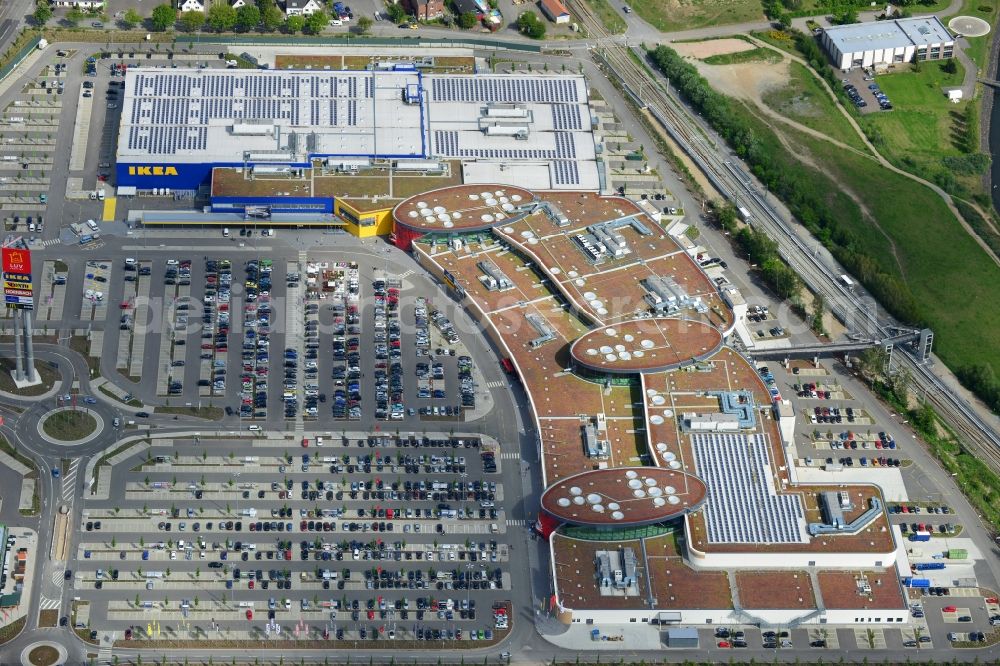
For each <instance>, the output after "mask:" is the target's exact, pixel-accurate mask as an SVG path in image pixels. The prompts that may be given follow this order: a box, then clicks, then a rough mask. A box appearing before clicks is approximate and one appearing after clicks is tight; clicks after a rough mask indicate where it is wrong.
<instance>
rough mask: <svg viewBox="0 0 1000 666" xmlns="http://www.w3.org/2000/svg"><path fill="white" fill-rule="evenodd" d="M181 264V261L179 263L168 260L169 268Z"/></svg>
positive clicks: (174, 260)
mask: <svg viewBox="0 0 1000 666" xmlns="http://www.w3.org/2000/svg"><path fill="white" fill-rule="evenodd" d="M179 263H180V262H179V261H177V260H176V259H167V266H176V265H178V264H179Z"/></svg>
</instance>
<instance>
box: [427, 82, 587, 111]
mask: <svg viewBox="0 0 1000 666" xmlns="http://www.w3.org/2000/svg"><path fill="white" fill-rule="evenodd" d="M431 93H432V95H433V100H434V101H436V102H513V103H518V102H535V103H543V104H557V103H560V102H561V103H567V104H569V103H576V102H579V101H580V99H578V95H577V87H576V81H575V80H567V79H515V78H481V77H472V76H451V77H448V78H435V79H434V81H433V83H432V85H431Z"/></svg>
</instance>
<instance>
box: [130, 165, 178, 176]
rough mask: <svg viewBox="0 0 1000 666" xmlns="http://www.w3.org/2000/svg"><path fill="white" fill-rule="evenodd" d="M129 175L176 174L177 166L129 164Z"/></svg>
mask: <svg viewBox="0 0 1000 666" xmlns="http://www.w3.org/2000/svg"><path fill="white" fill-rule="evenodd" d="M128 175H130V176H176V175H177V167H172V166H130V167H129V168H128Z"/></svg>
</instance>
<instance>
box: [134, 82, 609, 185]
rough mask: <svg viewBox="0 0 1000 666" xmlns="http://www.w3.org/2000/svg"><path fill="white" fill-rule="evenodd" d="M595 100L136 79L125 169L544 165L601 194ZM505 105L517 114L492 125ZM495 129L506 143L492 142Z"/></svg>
mask: <svg viewBox="0 0 1000 666" xmlns="http://www.w3.org/2000/svg"><path fill="white" fill-rule="evenodd" d="M412 86H420V88H421V90H422V97H421V100H420V103H418V104H407V103H406V102H404V93H405V91H406V89H407V88H408V87H411V88H412ZM587 94H588V93H587V85H586V81H585V79H584V77H582V76H579V75H566V74H535V75H524V74H516V75H501V74H476V75H474V76H470V75H438V74H430V75H426V76H425V75H422V74H421V73H419V72H416V71H398V72H395V71H317V70H301V71H289V70H274V71H268V70H194V71H188V72H179V71H177V70H170V69H159V68H135V69H130V70H129V71H128V72H127V74H126V79H125V95H124V99H123V102H122V115H121V127H120V130H119V137H118V161H119V162H121V163H126V164H128V163H132V164H178V163H209V164H219V163H242V162H244V161H248V162H252V163H261V162H268V163H293V164H294V163H297V164H306V163H308V161H309V160H310V158H312V157H327V156H329V157H343V158H358V157H363V158H368V157H387V158H389V157H393V158H422V159H459V160H463V161H473V160H475V161H490V162H496V163H504V164H514V163H532V164H539V163H542V164H543V165H545V167H546V169H547V171H548V172H549V173H550V176H551V185H552V187H553V188H555V189H588V190H594V189H597V188H598V187H599V179H598V174H597V166H596V150H595V147H594V137H593V132H592V130H591V113H590V106H589V104H588V100H587ZM499 103H506V104H512V105H514V106H515V107H516V110H515V111H514V112H511V110H510V109H509V108H504V109H502V110H498V109H494V113H489V109H490V108H491V107H492V106H493V105H495V104H499ZM491 126H497V127H498V128H499V129H496V130H495V131H496V132H497V133H495V134H487V132H486V128H487V127H491ZM510 128H513V129H511V131H510V133H508V132H506V129H510ZM517 130H522V131H517ZM491 131H494V130H491ZM515 134H516V136H515ZM534 189H538V188H537V186H536V187H535V188H534Z"/></svg>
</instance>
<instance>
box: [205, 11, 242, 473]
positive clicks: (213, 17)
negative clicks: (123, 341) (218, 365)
mask: <svg viewBox="0 0 1000 666" xmlns="http://www.w3.org/2000/svg"><path fill="white" fill-rule="evenodd" d="M205 22H206V23H208V27H210V28H211V29H212V30H214V31H216V32H226V31H228V30H232V29H233V27H234V26H235V25H236V10H235V9H233V7H232V5H230V4H228V3H224V2H217V3H215V4H214V5H212V6H211V7H209V9H208V14H207V16H206V17H205ZM207 457H208V452H207V451H205V452H202V460H204V459H205V458H207Z"/></svg>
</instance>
